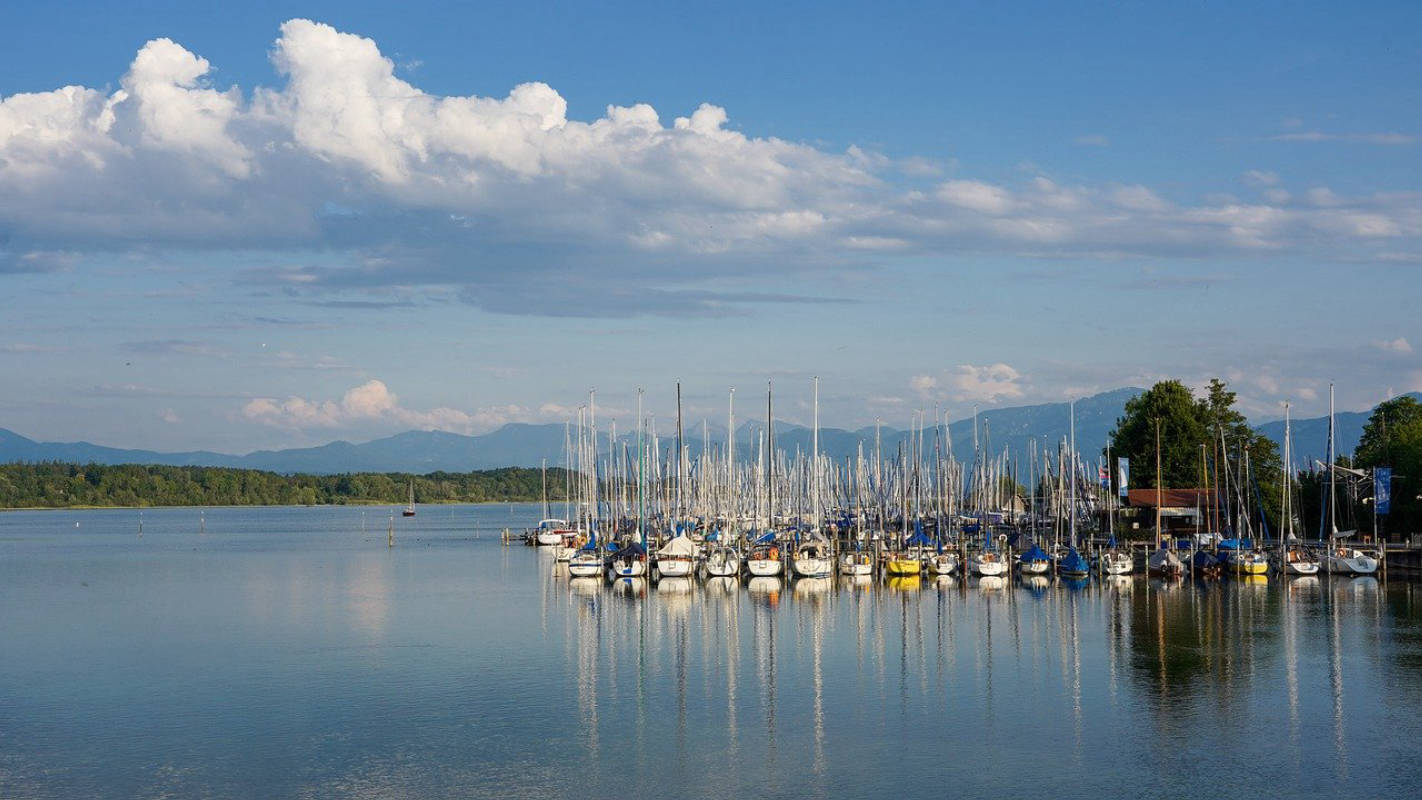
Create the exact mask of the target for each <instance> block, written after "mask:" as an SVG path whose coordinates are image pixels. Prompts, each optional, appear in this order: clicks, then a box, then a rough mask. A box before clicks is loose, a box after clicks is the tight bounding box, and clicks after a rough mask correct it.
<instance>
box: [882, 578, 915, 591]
mask: <svg viewBox="0 0 1422 800" xmlns="http://www.w3.org/2000/svg"><path fill="white" fill-rule="evenodd" d="M921 583H922V579H921V578H919V576H918V575H891V576H890V577H889V588H890V589H894V590H896V591H900V592H911V591H917V590H918V588H919V586H920V585H921Z"/></svg>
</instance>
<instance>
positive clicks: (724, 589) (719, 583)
mask: <svg viewBox="0 0 1422 800" xmlns="http://www.w3.org/2000/svg"><path fill="white" fill-rule="evenodd" d="M738 585H739V584H738V583H737V581H736V579H735V578H731V577H726V576H721V577H712V578H707V579H706V593H707V594H709V595H721V596H728V595H734V594H735V593H736V588H737V587H738Z"/></svg>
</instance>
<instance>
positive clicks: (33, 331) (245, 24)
mask: <svg viewBox="0 0 1422 800" xmlns="http://www.w3.org/2000/svg"><path fill="white" fill-rule="evenodd" d="M6 23H7V24H6V26H5V27H6V29H7V31H8V32H9V33H8V36H7V37H6V47H5V48H3V50H0V370H4V372H5V373H6V374H8V375H12V376H23V378H22V379H21V380H7V381H6V382H5V387H4V388H3V389H0V427H9V428H12V429H14V430H17V431H19V432H21V433H23V434H25V435H29V436H32V437H36V438H44V439H63V440H70V439H79V438H87V439H90V440H94V441H98V442H102V443H105V444H114V445H123V446H135V447H154V448H163V449H177V448H182V449H188V448H199V447H205V448H213V449H220V450H227V451H246V450H250V449H255V448H259V447H280V446H292V445H299V444H309V443H316V442H323V441H328V440H330V439H334V438H348V439H364V438H370V437H373V436H377V435H381V434H384V433H390V432H394V431H398V430H404V429H408V428H411V427H441V428H446V429H451V430H458V431H463V432H477V431H483V430H488V429H490V428H492V427H496V426H497V425H499V424H501V423H503V422H507V421H562V420H563V419H565V418H566V417H567V415H568V413H569V411H570V409H572V408H574V407H576V406H577V405H578V404H579V403H582V402H585V392H586V391H587V389H588V388H589V387H592V386H596V387H598V390H599V393H598V394H599V404H600V405H601V406H602V407H603V409H604V413H605V414H606V415H607V416H608V417H609V418H618V417H620V418H621V419H622V420H623V422H622V424H623V425H629V424H631V422H630V420H631V413H630V409H631V408H632V406H633V402H634V398H635V388H636V387H637V386H645V387H647V389H648V390H649V395H648V397H649V406H650V407H651V408H653V409H655V410H657V412H658V413H659V415H662V416H664V417H665V416H667V415H668V414H669V412H670V407H671V399H672V391H673V388H672V387H673V383H674V381H675V380H676V379H678V378H680V379H681V380H682V381H683V383H684V385H685V388H686V393H687V398H688V406H690V407H691V409H692V413H693V414H702V413H704V414H710V415H713V418H718V419H719V418H720V417H721V415H722V414H723V413H724V412H723V410H722V409H723V408H724V402H725V393H726V389H727V388H728V387H730V386H737V387H741V391H742V395H741V396H742V397H743V398H744V397H746V396H747V394H746V393H748V392H749V393H755V392H759V391H760V390H761V387H763V385H764V382H765V381H766V380H768V379H774V380H776V382H777V386H778V387H779V389H778V390H777V391H778V393H779V394H780V396H781V397H782V398H784V399H783V401H782V402H781V403H780V407H781V408H782V409H783V410H784V412H785V414H786V415H787V416H790V417H792V418H796V417H803V418H806V419H807V418H808V414H807V411H806V409H807V405H808V401H809V383H810V376H811V375H819V376H821V378H822V381H823V382H822V391H821V400H822V404H823V406H824V409H823V418H824V420H825V421H826V422H827V423H828V424H836V425H843V426H857V425H862V424H870V423H872V422H873V421H874V420H875V419H876V418H881V419H883V420H884V421H885V422H886V423H888V424H896V425H906V424H907V423H908V421H909V419H910V418H911V415H912V414H913V411H914V410H915V409H918V408H933V407H935V406H936V407H939V408H943V409H946V410H947V411H948V413H950V414H954V415H956V416H962V415H966V414H969V413H971V408H972V406H973V405H974V404H978V405H981V406H984V407H988V406H1000V405H1018V404H1024V403H1031V402H1040V401H1046V400H1060V399H1065V398H1068V397H1073V396H1081V395H1083V394H1088V393H1092V392H1095V391H1102V390H1107V389H1111V388H1116V387H1119V386H1124V385H1148V384H1149V382H1151V381H1153V380H1156V379H1159V378H1162V377H1179V378H1182V379H1184V380H1186V381H1187V382H1189V383H1191V384H1194V385H1200V384H1202V383H1203V382H1205V381H1206V380H1207V379H1208V378H1209V377H1210V376H1214V375H1219V376H1222V377H1225V378H1227V379H1228V380H1230V382H1231V384H1232V386H1233V387H1234V388H1236V389H1237V390H1238V391H1239V392H1240V395H1241V400H1242V401H1243V403H1244V405H1245V408H1246V410H1247V411H1248V412H1249V413H1250V414H1251V415H1252V416H1254V417H1256V418H1257V419H1260V420H1262V419H1266V418H1272V417H1277V416H1279V414H1280V411H1279V408H1280V403H1281V402H1282V401H1284V400H1290V401H1292V402H1293V403H1294V405H1295V408H1296V409H1298V410H1299V412H1300V413H1306V414H1308V413H1323V412H1324V411H1326V403H1327V386H1328V383H1329V382H1330V381H1333V382H1336V383H1337V385H1338V391H1339V399H1340V406H1341V407H1344V408H1363V407H1366V406H1368V405H1371V404H1372V403H1374V402H1376V401H1377V400H1380V399H1382V398H1383V397H1385V396H1388V395H1390V394H1391V393H1395V392H1402V391H1409V390H1418V389H1422V363H1419V358H1418V355H1417V353H1416V351H1415V348H1417V347H1422V324H1419V322H1418V316H1417V313H1416V306H1417V305H1418V300H1420V299H1422V290H1419V289H1418V288H1417V286H1418V285H1419V282H1418V280H1417V277H1418V272H1419V269H1422V169H1419V167H1422V157H1420V154H1422V119H1419V116H1422V114H1419V111H1418V109H1422V82H1419V81H1418V80H1417V76H1418V75H1419V74H1422V46H1419V44H1418V43H1417V40H1416V37H1415V35H1414V32H1415V31H1417V30H1419V29H1422V7H1419V6H1418V5H1417V4H1414V3H1390V4H1389V3H1359V4H1353V5H1350V6H1348V7H1347V8H1342V7H1339V6H1337V5H1335V4H1309V3H1239V4H1193V5H1191V6H1190V7H1188V8H1177V7H1174V6H1164V5H1156V6H1146V5H1136V4H1115V3H1112V4H1087V3H1081V4H1056V3H1043V4H1014V5H1012V7H1011V8H1003V7H1000V5H999V4H989V3H971V4H968V3H964V4H932V5H927V6H918V5H913V4H897V3H877V4H863V5H850V4H830V3H786V4H751V3H745V4H718V5H715V6H708V5H707V4H680V3H645V4H643V3H616V4H571V5H560V4H532V3H519V4H508V5H497V4H485V5H484V6H482V7H477V8H471V7H465V6H464V5H463V4H452V3H451V4H412V5H409V6H408V7H402V8H400V9H394V8H392V7H386V6H380V5H369V4H361V3H340V4H335V3H332V4H322V3H304V4H300V5H299V6H298V5H294V4H283V3H252V4H245V5H242V6H241V7H240V8H238V7H230V8H229V7H224V8H222V9H221V10H216V9H213V8H205V7H200V6H199V5H197V4H191V3H184V4H178V3H137V4H131V5H127V6H123V7H121V8H120V7H114V6H111V5H109V4H93V5H92V6H90V7H84V6H83V5H82V4H81V5H79V6H72V5H71V6H67V7H65V8H63V9H53V8H50V7H48V6H47V5H44V4H39V3H28V2H21V3H18V4H11V6H9V7H7V11H6ZM165 40H166V41H165ZM64 87H72V88H70V89H64ZM639 104H640V105H639ZM743 402H744V401H743Z"/></svg>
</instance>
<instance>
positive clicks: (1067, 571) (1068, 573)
mask: <svg viewBox="0 0 1422 800" xmlns="http://www.w3.org/2000/svg"><path fill="white" fill-rule="evenodd" d="M1057 572H1059V573H1061V575H1062V577H1064V578H1085V577H1087V576H1089V575H1090V574H1091V563H1090V562H1088V561H1087V560H1086V557H1085V556H1083V555H1082V554H1081V553H1079V552H1077V550H1076V548H1075V547H1068V548H1067V552H1066V555H1064V556H1062V557H1061V559H1059V560H1058V561H1057Z"/></svg>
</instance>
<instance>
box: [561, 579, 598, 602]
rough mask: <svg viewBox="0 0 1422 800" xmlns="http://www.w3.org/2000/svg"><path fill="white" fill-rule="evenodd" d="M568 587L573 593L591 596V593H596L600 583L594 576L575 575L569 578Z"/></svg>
mask: <svg viewBox="0 0 1422 800" xmlns="http://www.w3.org/2000/svg"><path fill="white" fill-rule="evenodd" d="M568 588H569V589H571V590H572V591H573V594H580V595H583V596H584V597H591V596H592V595H595V594H597V593H598V591H599V590H600V589H601V588H602V583H601V582H599V581H598V579H597V578H596V577H593V578H586V577H582V578H579V577H575V578H571V579H569V581H568Z"/></svg>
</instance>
